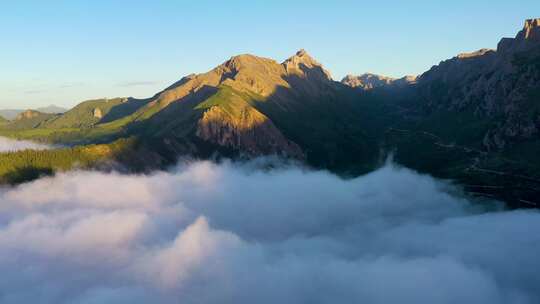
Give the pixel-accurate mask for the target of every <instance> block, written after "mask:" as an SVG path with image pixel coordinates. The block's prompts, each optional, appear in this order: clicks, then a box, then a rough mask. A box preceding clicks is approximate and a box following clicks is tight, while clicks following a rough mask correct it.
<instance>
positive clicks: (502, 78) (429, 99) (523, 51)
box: [417, 19, 540, 150]
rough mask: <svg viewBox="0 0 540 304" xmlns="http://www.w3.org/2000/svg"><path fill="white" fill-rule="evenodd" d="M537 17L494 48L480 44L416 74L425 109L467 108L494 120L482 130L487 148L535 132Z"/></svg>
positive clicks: (539, 57) (539, 80) (539, 55)
mask: <svg viewBox="0 0 540 304" xmlns="http://www.w3.org/2000/svg"><path fill="white" fill-rule="evenodd" d="M539 31H540V19H530V20H527V21H526V22H525V26H524V28H523V29H522V30H521V31H520V32H519V33H518V34H517V35H516V38H503V39H502V40H501V42H500V43H499V45H498V47H497V50H496V51H495V50H489V49H481V50H479V51H476V52H473V53H465V54H460V55H458V56H456V57H454V58H452V59H449V60H446V61H443V62H441V63H440V64H439V65H437V66H434V67H432V68H431V69H430V70H429V71H427V72H425V73H424V74H422V75H421V76H420V77H419V79H418V81H417V83H418V88H419V91H418V92H419V95H420V98H422V99H424V100H425V101H426V103H425V104H426V106H427V108H429V109H431V110H434V109H445V110H453V111H463V110H467V111H472V112H474V114H476V115H478V117H490V118H491V119H495V117H497V120H498V121H499V123H497V124H496V126H495V127H493V128H492V129H490V130H489V132H488V133H487V134H486V135H485V137H484V140H483V144H484V147H485V148H486V149H488V150H493V149H503V148H504V147H506V146H508V142H513V141H518V140H524V139H531V138H533V137H536V136H538V130H539V127H540V125H539V124H538V121H539V120H538V119H539V117H538V113H530V107H534V106H533V104H535V103H538V100H533V99H532V98H533V97H532V95H531V94H529V93H527V92H534V91H535V90H538V89H540V64H539V62H540V39H539V37H540V35H539V33H540V32H539Z"/></svg>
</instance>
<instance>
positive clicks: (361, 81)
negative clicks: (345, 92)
mask: <svg viewBox="0 0 540 304" xmlns="http://www.w3.org/2000/svg"><path fill="white" fill-rule="evenodd" d="M394 80H395V79H394V78H390V77H386V76H381V75H376V74H371V73H365V74H362V75H360V76H354V75H347V76H345V77H344V78H343V79H342V80H341V83H343V84H345V85H348V86H350V87H352V88H360V89H363V90H371V89H374V88H379V87H383V86H387V85H390V84H391V83H392V82H393V81H394Z"/></svg>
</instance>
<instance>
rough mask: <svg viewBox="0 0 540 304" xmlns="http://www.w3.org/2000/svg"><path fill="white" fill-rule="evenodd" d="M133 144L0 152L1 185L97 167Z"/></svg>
mask: <svg viewBox="0 0 540 304" xmlns="http://www.w3.org/2000/svg"><path fill="white" fill-rule="evenodd" d="M134 144H135V141H134V140H133V139H121V140H118V141H115V142H113V143H111V144H107V145H89V146H77V147H72V148H61V149H54V150H39V151H37V150H24V151H17V152H7V153H0V183H11V184H17V183H21V182H25V181H29V180H32V179H35V178H38V177H39V176H42V175H50V174H53V173H54V172H56V171H65V170H70V169H73V168H90V167H96V166H97V165H99V164H103V163H106V162H109V161H112V160H115V159H118V158H121V157H122V154H123V153H126V151H128V150H131V149H133V147H134Z"/></svg>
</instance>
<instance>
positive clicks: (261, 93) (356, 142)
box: [0, 19, 540, 206]
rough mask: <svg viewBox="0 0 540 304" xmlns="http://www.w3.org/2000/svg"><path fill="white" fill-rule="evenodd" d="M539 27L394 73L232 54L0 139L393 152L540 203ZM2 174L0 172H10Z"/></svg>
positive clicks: (358, 168)
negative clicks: (143, 94)
mask: <svg viewBox="0 0 540 304" xmlns="http://www.w3.org/2000/svg"><path fill="white" fill-rule="evenodd" d="M539 29H540V20H539V19H531V20H527V21H526V22H525V26H524V28H523V29H522V30H521V31H520V32H519V33H518V34H517V35H516V37H515V38H504V39H502V40H501V42H500V43H499V45H498V47H497V49H496V50H489V49H481V50H479V51H476V52H472V53H463V54H459V55H457V56H456V57H454V58H451V59H449V60H446V61H443V62H441V63H439V64H438V65H435V66H433V67H432V68H431V69H430V70H429V71H426V72H425V73H423V74H421V75H419V76H418V77H415V76H407V77H404V78H400V79H392V78H387V77H383V76H377V75H373V74H364V75H361V76H358V77H356V76H347V77H346V78H345V79H343V80H342V81H341V82H338V81H334V80H333V79H332V78H331V76H330V73H329V72H328V71H326V70H325V69H324V67H323V66H322V65H321V64H320V63H319V62H317V61H316V60H315V59H314V58H313V57H311V56H310V55H309V54H308V53H307V52H306V51H305V50H299V51H298V52H297V53H296V54H294V55H293V56H291V57H290V58H288V59H286V60H284V61H283V62H277V61H275V60H272V59H267V58H262V57H258V56H254V55H249V54H244V55H238V56H234V57H232V58H230V59H229V60H227V61H225V62H223V63H222V64H219V65H218V66H216V67H215V68H214V69H212V70H210V71H208V72H206V73H202V74H192V75H188V76H186V77H184V78H182V79H180V80H179V81H177V82H176V83H174V84H172V85H171V86H169V87H167V88H165V89H164V90H163V91H161V92H158V93H157V94H155V95H154V96H152V97H150V98H148V99H134V98H114V99H100V100H90V101H85V102H83V103H81V104H79V105H77V106H76V107H74V108H73V109H71V110H69V111H67V112H65V113H63V114H45V113H40V112H35V111H27V112H26V113H25V114H23V115H22V116H21V117H20V118H19V119H15V120H14V121H12V122H10V123H8V124H4V125H2V126H0V135H2V136H10V137H16V138H25V139H33V140H39V141H45V142H53V143H59V144H62V145H66V146H70V147H78V146H82V147H87V146H88V147H92V148H91V149H89V150H85V151H114V152H111V153H104V154H103V155H102V156H100V157H94V158H90V157H89V156H88V153H84V154H81V153H79V152H76V151H75V150H73V151H71V152H69V153H68V152H65V151H64V152H62V153H64V154H65V153H68V154H69V155H74V156H72V157H70V158H69V159H71V158H73V159H74V161H73V164H81V163H84V164H86V165H87V166H90V167H103V166H105V167H107V166H111V165H112V164H118V163H120V164H122V168H128V169H130V170H136V171H145V170H151V169H154V168H156V167H165V166H167V165H171V164H174V163H175V162H176V161H177V159H178V157H181V156H190V157H196V158H212V159H219V158H220V157H232V158H249V157H256V156H263V155H280V156H282V157H286V158H293V159H296V160H298V161H301V162H304V163H306V164H308V165H310V166H312V167H315V168H324V169H329V170H331V171H333V172H336V173H339V174H341V175H342V176H344V177H350V176H357V175H359V174H363V173H366V172H370V171H371V170H373V169H375V168H377V166H380V165H381V164H382V163H384V161H385V159H386V158H387V157H388V156H390V155H392V156H393V159H394V161H396V162H397V163H399V164H402V165H405V166H407V167H410V168H413V169H415V170H418V171H420V172H425V173H429V174H432V175H434V176H437V177H441V178H446V179H451V180H453V181H455V182H456V183H459V184H461V185H463V187H464V188H465V189H466V190H467V191H468V192H469V193H471V194H475V195H481V196H484V197H494V198H497V199H503V200H506V201H507V202H510V203H511V204H514V205H530V206H540V202H539V201H538V199H537V197H540V160H539V159H538V155H540V134H539V130H540V39H539V36H540V35H539V34H538V33H539ZM96 145H97V146H96ZM110 145H113V146H114V149H113V148H110V147H109V146H110ZM73 149H74V148H73ZM77 151H78V150H77ZM36 153H42V154H43V155H41V156H40V157H37V156H32V157H33V158H32V159H33V160H39V161H40V163H39V164H37V163H36V164H34V167H35V168H37V169H39V170H43V168H53V169H66V168H68V167H69V166H67V165H66V163H65V160H63V162H62V163H61V164H62V165H61V166H60V165H55V164H56V163H54V162H52V161H50V160H51V159H54V160H56V162H59V160H58V159H62V157H61V156H57V155H56V154H55V153H57V152H56V151H55V150H49V151H46V152H36ZM58 153H60V152H58ZM45 154H46V155H45ZM81 155H84V156H81ZM100 155H101V154H100ZM1 157H2V156H1V155H0V160H1ZM77 157H84V161H76V159H77ZM37 169H36V170H37ZM6 170H8V171H6V172H5V173H2V172H1V171H0V176H10V175H9V174H11V173H10V171H9V170H16V169H14V168H11V169H6ZM32 170H34V169H32V168H30V170H29V171H28V172H30V173H32V172H34V171H32ZM51 170H52V169H51ZM52 171H54V170H52ZM39 172H41V171H39ZM34 173H35V172H34ZM14 176H17V178H16V179H15V180H16V181H19V180H21V178H20V176H19V175H17V174H15V175H14ZM28 176H35V174H34V175H32V174H29V175H28ZM8 180H9V179H8ZM22 180H24V179H22Z"/></svg>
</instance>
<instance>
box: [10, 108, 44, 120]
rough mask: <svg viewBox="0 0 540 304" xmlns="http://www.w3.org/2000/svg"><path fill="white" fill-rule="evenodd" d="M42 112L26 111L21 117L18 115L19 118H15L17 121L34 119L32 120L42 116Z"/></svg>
mask: <svg viewBox="0 0 540 304" xmlns="http://www.w3.org/2000/svg"><path fill="white" fill-rule="evenodd" d="M40 114H41V113H40V112H38V111H34V110H26V111H24V112H22V113H20V114H19V115H17V117H15V120H23V119H32V118H36V117H38V116H40Z"/></svg>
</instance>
